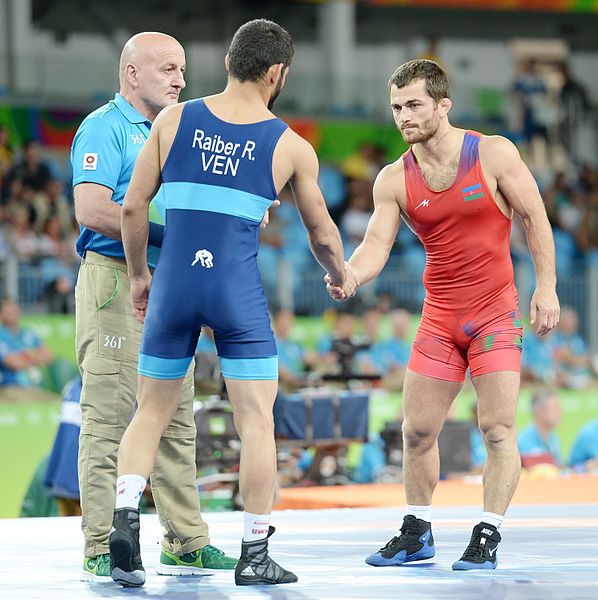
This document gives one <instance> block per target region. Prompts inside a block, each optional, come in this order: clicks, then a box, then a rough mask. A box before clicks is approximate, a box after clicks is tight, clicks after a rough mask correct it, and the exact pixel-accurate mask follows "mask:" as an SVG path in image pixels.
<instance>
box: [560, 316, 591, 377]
mask: <svg viewBox="0 0 598 600" xmlns="http://www.w3.org/2000/svg"><path fill="white" fill-rule="evenodd" d="M578 328H579V319H578V317H577V312H575V310H574V309H573V308H571V307H567V306H565V307H563V308H562V309H561V319H560V321H559V324H558V327H557V329H556V330H555V332H554V333H553V335H552V336H551V337H552V339H551V347H552V348H553V356H554V360H555V363H556V373H557V382H558V384H559V385H562V386H564V387H567V388H574V389H580V388H584V387H587V386H588V384H589V383H590V378H591V370H590V356H589V353H588V349H587V345H586V343H585V341H584V339H583V338H582V337H581V336H580V335H579V333H578Z"/></svg>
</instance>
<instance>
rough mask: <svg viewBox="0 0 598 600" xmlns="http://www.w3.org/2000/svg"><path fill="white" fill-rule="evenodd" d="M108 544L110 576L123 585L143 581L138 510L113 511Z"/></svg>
mask: <svg viewBox="0 0 598 600" xmlns="http://www.w3.org/2000/svg"><path fill="white" fill-rule="evenodd" d="M108 544H109V546H110V576H111V577H112V579H113V580H114V581H116V583H120V584H121V585H123V586H125V587H138V586H141V585H143V584H144V583H145V569H144V568H143V565H142V564H141V549H140V547H139V511H138V510H135V509H133V508H117V509H116V510H115V511H114V520H113V522H112V531H111V532H110V539H109V542H108Z"/></svg>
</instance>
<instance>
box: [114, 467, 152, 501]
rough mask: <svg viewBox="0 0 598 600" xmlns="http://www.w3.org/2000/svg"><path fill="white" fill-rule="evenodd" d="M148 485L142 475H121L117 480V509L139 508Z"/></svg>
mask: <svg viewBox="0 0 598 600" xmlns="http://www.w3.org/2000/svg"><path fill="white" fill-rule="evenodd" d="M146 484H147V480H146V479H144V478H143V477H141V475H121V476H120V477H119V478H118V479H117V480H116V508H135V509H137V508H139V500H140V499H141V495H142V494H143V490H144V489H145V486H146Z"/></svg>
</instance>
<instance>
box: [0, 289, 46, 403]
mask: <svg viewBox="0 0 598 600" xmlns="http://www.w3.org/2000/svg"><path fill="white" fill-rule="evenodd" d="M20 318H21V309H20V307H19V305H18V303H17V302H16V301H15V300H13V299H12V298H1V299H0V400H2V401H21V400H40V399H43V400H45V399H48V398H54V395H53V394H50V393H49V392H46V391H45V390H42V389H41V388H40V386H41V383H42V372H41V370H40V367H46V366H47V365H49V364H50V363H51V362H52V355H51V354H50V351H49V350H48V349H47V348H46V347H45V346H44V345H43V344H42V342H41V340H40V339H39V337H38V336H37V334H36V333H35V332H34V331H32V330H30V329H24V328H21V327H20V326H19V320H20Z"/></svg>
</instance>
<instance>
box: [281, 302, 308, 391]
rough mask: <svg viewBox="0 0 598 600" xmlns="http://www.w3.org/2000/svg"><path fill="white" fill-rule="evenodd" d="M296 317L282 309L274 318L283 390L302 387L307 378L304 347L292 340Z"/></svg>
mask: <svg viewBox="0 0 598 600" xmlns="http://www.w3.org/2000/svg"><path fill="white" fill-rule="evenodd" d="M294 322H295V315H294V314H293V313H292V312H291V311H290V310H287V309H281V310H279V311H277V312H276V315H275V316H274V322H273V326H274V337H275V339H276V348H277V350H278V375H279V384H280V386H281V387H282V388H283V389H286V390H288V389H295V388H298V387H301V386H302V385H303V382H304V378H305V366H306V365H305V359H306V352H305V349H304V348H303V346H302V345H301V344H300V343H299V342H297V341H295V340H293V339H292V337H291V335H292V331H293V325H294Z"/></svg>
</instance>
